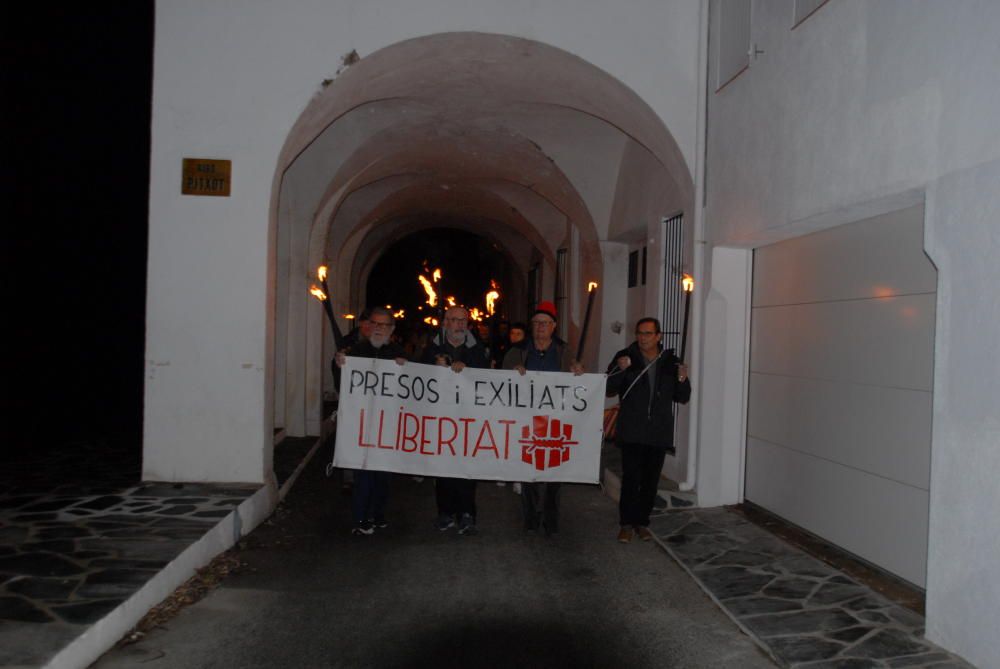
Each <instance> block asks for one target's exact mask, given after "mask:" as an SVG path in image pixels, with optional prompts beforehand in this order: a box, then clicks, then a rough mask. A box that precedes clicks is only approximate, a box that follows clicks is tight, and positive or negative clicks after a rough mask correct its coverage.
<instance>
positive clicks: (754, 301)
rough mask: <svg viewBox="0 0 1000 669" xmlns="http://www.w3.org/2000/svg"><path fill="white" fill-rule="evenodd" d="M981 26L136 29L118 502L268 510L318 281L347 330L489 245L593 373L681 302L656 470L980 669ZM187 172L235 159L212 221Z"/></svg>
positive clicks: (604, 21) (986, 129)
mask: <svg viewBox="0 0 1000 669" xmlns="http://www.w3.org/2000/svg"><path fill="white" fill-rule="evenodd" d="M997 27H1000V5H997V4H996V3H992V2H985V1H984V2H972V1H971V0H962V1H960V2H956V3H937V2H930V1H927V2H912V1H905V0H898V1H890V0H884V1H880V2H873V1H870V0H869V1H867V2H864V1H861V0H854V1H850V0H829V2H826V3H825V4H824V3H820V2H815V1H814V2H805V1H804V0H770V1H768V2H763V1H760V2H751V1H750V0H722V1H721V2H718V3H716V2H687V1H682V0H676V1H674V2H663V1H654V0H630V1H629V2H626V3H624V4H622V3H619V4H609V3H602V2H591V1H589V0H588V1H586V2H580V1H570V0H549V1H546V2H519V1H518V2H502V3H497V2H481V1H479V0H467V1H465V2H455V1H453V0H433V1H429V2H423V3H408V2H401V1H399V0H382V1H375V2H365V3H361V2H354V1H352V0H334V1H329V2H322V1H310V0H296V1H295V2H292V3H284V4H282V5H280V6H279V5H273V3H265V2H257V1H254V2H245V3H240V4H239V5H231V4H229V3H222V2H208V3H204V2H202V3H196V2H189V1H186V0H185V1H182V0H163V1H161V2H158V3H157V9H156V45H155V52H154V84H153V91H154V93H153V94H154V99H153V127H152V156H151V188H150V230H149V245H150V247H149V278H148V298H147V301H148V304H147V345H146V349H147V354H146V358H147V360H146V371H147V373H146V391H145V428H144V430H145V434H144V457H143V473H144V477H145V478H147V479H152V480H178V481H226V482H252V483H269V482H271V481H272V479H273V475H272V474H271V458H272V452H273V434H274V431H275V430H276V429H283V430H285V431H286V432H287V433H288V434H292V435H305V434H316V433H318V429H319V426H320V423H321V421H322V419H323V416H322V398H323V393H324V391H325V390H328V388H329V383H330V380H329V379H328V378H326V377H327V374H328V372H326V371H325V370H326V369H327V368H328V360H329V357H330V355H331V354H332V351H331V350H330V346H329V343H328V342H329V339H330V336H329V331H328V330H326V329H325V328H326V325H325V323H324V316H323V313H322V310H321V307H320V305H319V304H318V303H317V302H316V301H315V300H313V299H312V298H311V297H310V296H309V295H308V292H307V288H308V286H309V283H310V281H311V278H312V275H313V273H314V271H315V268H316V267H317V266H318V265H319V264H323V263H325V264H328V265H329V266H330V268H331V277H330V289H331V293H332V299H333V302H334V305H335V310H336V312H337V313H345V312H347V311H352V310H356V309H358V308H360V307H361V306H363V305H364V304H365V297H366V296H365V284H366V280H367V277H368V275H369V274H370V272H371V270H372V268H373V266H374V264H375V262H376V261H377V260H378V258H379V255H380V253H381V251H383V250H384V249H385V248H386V246H387V245H389V244H391V243H394V242H396V241H399V240H403V239H405V238H406V237H407V236H409V235H417V234H420V232H421V230H422V229H424V227H425V226H426V223H425V222H424V221H425V220H426V218H425V215H426V214H427V213H433V214H434V216H435V220H437V221H445V222H446V225H447V226H450V227H455V228H458V229H464V230H467V231H470V232H473V233H475V234H478V235H480V236H482V237H483V238H485V239H488V240H489V241H490V242H491V243H492V244H494V245H495V246H496V247H497V248H500V249H502V252H503V253H504V254H505V256H506V257H507V258H508V260H509V264H510V268H511V269H510V277H511V278H510V281H511V285H510V286H509V288H508V294H509V295H510V296H512V299H515V298H516V300H517V301H519V302H520V303H527V301H528V300H529V299H530V298H531V297H532V294H533V293H534V294H538V295H541V296H543V297H545V298H546V299H551V298H552V297H553V291H554V290H555V286H556V284H557V283H559V285H560V286H562V289H561V290H562V292H563V293H564V298H563V299H564V302H563V304H564V305H565V306H564V314H563V317H564V320H565V321H566V328H567V329H566V333H567V335H569V336H570V337H571V341H572V340H575V336H576V335H577V334H578V332H579V329H580V327H581V325H582V317H583V307H584V305H585V300H586V297H585V293H586V287H587V284H588V283H589V282H591V281H596V282H599V283H600V285H601V288H600V292H599V295H600V297H599V299H598V303H597V305H596V306H597V308H598V310H599V311H598V315H599V318H597V316H595V321H594V323H595V326H592V330H594V333H593V334H592V335H591V336H592V337H593V339H592V341H593V342H595V343H592V344H591V345H590V348H589V349H588V350H589V353H588V355H587V360H586V362H587V363H588V364H589V365H590V367H591V368H597V367H599V366H602V365H603V364H605V363H606V362H607V359H608V358H609V357H610V355H611V354H612V353H613V352H614V351H615V350H616V349H617V348H619V347H621V346H623V345H624V344H626V343H627V342H628V341H629V336H628V333H629V332H631V329H632V327H633V326H634V319H635V318H636V317H637V316H639V315H648V314H652V315H657V316H659V315H661V314H662V313H663V311H664V309H665V307H664V304H665V303H666V302H668V301H669V299H668V298H669V293H670V291H671V290H672V289H671V286H673V285H674V283H675V282H676V278H677V276H678V275H679V274H680V273H681V272H688V273H691V274H693V275H694V276H695V280H696V282H697V284H696V286H697V287H696V292H695V299H694V305H693V325H692V338H691V341H690V343H689V352H690V353H689V358H690V359H691V364H692V368H693V369H692V376H693V378H694V380H695V387H696V397H695V398H694V400H693V401H692V403H691V404H690V405H689V406H688V407H687V408H686V409H684V410H683V413H682V416H681V426H682V434H681V438H680V441H679V447H678V449H677V456H676V457H673V458H670V459H669V461H668V463H667V467H666V473H667V474H668V475H670V476H671V478H674V479H675V480H678V481H680V482H681V483H682V485H684V487H686V488H693V489H694V491H695V492H696V493H697V496H698V502H699V504H701V505H703V506H715V505H719V504H730V503H739V502H742V501H744V500H748V501H752V502H754V503H756V504H759V505H761V506H763V507H765V508H769V509H771V510H772V511H774V512H776V513H778V514H779V515H783V516H785V517H787V518H789V519H790V520H792V521H793V522H796V523H797V524H800V525H802V526H803V527H806V529H810V530H811V531H814V532H816V533H817V534H819V535H821V536H825V537H828V538H830V539H831V540H832V541H835V542H836V543H838V544H840V545H842V546H844V547H845V548H847V549H848V550H851V551H852V552H855V553H857V554H859V555H861V556H862V557H864V558H865V559H869V560H870V561H872V562H875V563H876V564H880V565H881V566H883V567H885V568H887V569H889V570H890V571H893V572H894V573H897V574H899V575H901V576H903V577H904V578H906V579H907V580H910V581H911V582H914V583H916V584H918V585H921V586H925V587H926V589H927V635H928V638H930V639H931V640H932V641H934V642H936V643H938V644H940V645H942V646H944V647H946V648H948V649H949V650H952V651H954V652H956V653H958V654H960V655H962V656H964V657H966V658H967V659H969V660H970V661H972V662H973V663H976V664H978V665H980V666H996V665H1000V651H998V650H997V647H996V644H995V643H994V642H993V639H992V638H991V632H992V625H991V622H990V621H991V620H993V619H995V616H997V615H998V614H1000V586H998V585H996V580H995V579H993V578H992V573H993V563H995V558H994V557H993V556H995V555H997V554H1000V539H998V537H1000V519H998V518H997V514H996V513H995V509H997V508H998V507H1000V495H998V493H997V486H996V484H995V480H996V479H997V477H998V475H1000V448H998V446H1000V418H998V416H997V414H998V412H997V411H996V407H997V406H1000V401H998V398H1000V365H998V363H997V362H996V358H995V356H992V355H991V353H992V350H991V349H992V348H993V343H994V342H995V341H998V340H1000V298H998V297H997V293H996V290H995V288H994V287H995V286H997V285H1000V269H998V268H1000V263H998V262H996V260H995V259H994V258H992V253H991V252H993V251H995V250H996V249H997V248H998V247H1000V244H998V241H1000V223H998V222H997V214H998V212H1000V195H998V194H997V193H1000V136H998V134H997V133H996V132H995V131H993V128H992V125H993V124H992V123H991V122H992V120H993V119H994V118H996V117H998V116H1000V97H998V93H997V92H998V91H1000V73H998V71H997V68H996V67H995V63H997V62H1000V46H998V43H997V40H995V39H994V37H993V36H994V35H995V33H996V28H997ZM185 158H212V159H223V160H230V161H231V162H232V187H231V192H230V195H229V196H228V197H199V196H191V195H182V194H181V165H182V162H183V159H185ZM677 215H680V216H681V217H682V218H683V222H684V225H683V228H682V232H681V235H680V238H679V248H680V255H679V256H678V258H677V259H668V258H667V256H666V249H667V246H668V244H667V242H668V240H667V237H668V232H667V228H666V227H665V224H664V220H665V219H671V218H675V217H676V216H677ZM633 253H634V254H636V255H634V256H632V257H633V258H642V259H643V262H642V264H643V266H644V268H643V269H644V271H643V272H642V274H643V276H644V278H645V282H643V281H641V280H635V281H630V278H631V277H630V276H629V274H630V273H629V271H628V265H629V256H630V255H631V254H633ZM560 259H562V260H560ZM560 273H561V274H560ZM529 276H533V277H536V278H537V279H538V281H537V283H536V284H534V285H529V282H528V277H529ZM630 283H634V284H635V285H634V286H631V287H630V285H629V284H630ZM616 322H618V323H622V324H624V327H622V328H617V327H612V326H613V325H614V324H615V323H616ZM598 323H599V327H596V325H597V324H598ZM342 325H343V326H346V323H344V322H342ZM887 533H888V534H887ZM887 537H888V538H887Z"/></svg>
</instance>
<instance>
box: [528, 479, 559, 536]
mask: <svg viewBox="0 0 1000 669" xmlns="http://www.w3.org/2000/svg"><path fill="white" fill-rule="evenodd" d="M559 486H560V484H559V483H522V484H521V509H522V510H523V511H524V527H525V529H528V530H537V529H538V527H539V525H542V526H544V527H545V531H546V532H550V533H551V532H558V531H559Z"/></svg>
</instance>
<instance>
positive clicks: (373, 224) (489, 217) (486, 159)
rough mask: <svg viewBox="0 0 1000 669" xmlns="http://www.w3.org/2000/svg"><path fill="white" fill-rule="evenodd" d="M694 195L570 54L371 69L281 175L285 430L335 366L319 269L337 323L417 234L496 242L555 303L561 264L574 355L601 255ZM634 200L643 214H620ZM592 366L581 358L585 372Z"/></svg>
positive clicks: (631, 117) (383, 61)
mask: <svg viewBox="0 0 1000 669" xmlns="http://www.w3.org/2000/svg"><path fill="white" fill-rule="evenodd" d="M692 190H693V189H692V186H691V177H690V172H689V171H688V169H687V167H686V166H685V164H684V161H683V159H682V157H681V153H680V151H679V149H678V147H677V145H676V143H675V142H674V140H673V138H672V137H671V135H670V133H669V132H668V131H667V130H666V128H665V127H664V126H663V124H662V122H661V121H660V119H659V118H658V117H657V116H656V114H655V113H654V112H653V111H652V110H651V109H650V108H649V107H648V106H647V105H646V104H645V103H644V102H643V101H642V100H641V99H640V98H639V97H638V96H636V95H635V93H633V92H632V91H631V90H630V89H628V88H627V87H626V86H624V85H623V84H621V82H619V81H618V80H616V79H615V78H613V77H611V76H610V75H608V74H607V73H605V72H603V71H601V70H600V69H598V68H596V67H594V66H593V65H590V64H589V63H587V62H585V61H583V60H581V59H580V58H578V57H576V56H574V55H572V54H570V53H567V52H565V51H561V50H559V49H556V48H553V47H551V46H548V45H545V44H540V43H538V42H533V41H530V40H525V39H521V38H515V37H509V36H503V35H492V34H483V33H444V34H438V35H430V36H427V37H422V38H418V39H413V40H408V41H405V42H401V43H398V44H395V45H392V46H389V47H386V48H384V49H381V50H379V51H377V52H375V53H373V54H370V55H368V56H365V57H364V58H362V59H361V60H360V61H359V62H358V63H356V64H355V65H353V66H351V67H350V68H348V69H347V70H346V71H344V72H343V73H342V74H341V75H340V76H338V77H337V79H336V80H334V81H333V82H332V83H331V84H330V85H329V86H328V87H327V88H326V89H325V90H324V91H322V92H321V93H320V94H318V95H317V96H316V98H315V99H314V100H313V101H312V103H310V105H309V106H308V108H307V109H306V110H305V111H304V112H303V113H302V115H301V117H300V118H299V120H298V122H297V123H296V124H295V126H294V127H293V129H292V131H291V132H290V133H289V136H288V139H287V141H286V144H285V147H284V149H283V150H282V154H281V158H280V162H279V165H278V169H277V171H276V174H275V180H274V189H273V193H272V211H271V222H272V225H273V230H274V234H273V235H272V239H273V240H274V251H275V253H274V259H275V264H274V266H275V268H276V271H275V275H274V287H275V323H274V325H275V330H274V337H273V339H272V340H273V342H274V348H273V365H272V370H273V378H274V420H275V425H277V426H280V427H284V428H286V430H287V431H288V433H289V434H292V435H298V434H306V433H315V432H316V431H317V430H318V427H319V424H320V420H321V415H320V410H321V399H322V390H323V386H322V378H323V376H322V372H321V370H323V369H324V367H325V366H326V360H327V358H328V356H329V355H330V354H331V351H330V350H329V345H327V346H326V351H325V353H324V341H325V340H324V334H323V330H324V323H323V315H322V311H321V308H320V306H319V305H318V304H317V303H315V301H314V300H312V298H310V297H309V296H308V293H307V288H308V285H309V282H310V279H311V276H312V274H313V272H314V270H315V267H316V266H317V265H319V264H321V263H325V264H328V265H329V266H330V267H331V277H330V288H331V292H332V299H333V302H334V308H335V311H336V312H337V313H344V312H346V311H350V310H355V309H358V308H360V307H362V306H363V301H364V299H365V295H364V286H365V281H366V280H367V275H368V273H369V272H370V271H371V268H372V267H373V266H374V263H375V261H376V260H377V258H378V257H379V254H380V252H381V251H382V250H383V249H384V248H385V246H386V245H387V244H388V243H391V242H392V241H393V240H396V239H399V238H401V237H403V236H405V235H408V234H415V233H416V234H419V230H420V229H421V225H426V224H425V223H421V221H428V220H432V219H434V220H447V221H448V222H449V223H448V225H450V226H452V227H455V228H456V229H462V230H467V231H470V232H474V233H475V234H478V235H481V236H483V237H486V238H488V239H490V240H491V241H493V242H494V243H495V244H497V245H499V246H500V247H501V248H502V249H503V250H504V253H505V254H506V255H507V256H508V257H509V258H510V259H511V262H512V266H513V267H515V268H516V271H518V272H520V273H521V275H522V277H523V276H526V275H527V272H528V270H529V269H530V268H531V267H532V266H534V265H536V264H537V265H538V266H540V267H541V275H542V295H543V297H545V298H547V299H551V298H552V297H553V293H552V291H553V288H554V285H555V276H554V275H555V271H556V256H557V253H558V252H559V251H560V250H565V251H566V253H567V257H568V259H569V262H568V267H567V271H566V274H565V276H564V277H562V281H563V285H565V286H566V287H567V291H566V293H567V294H566V296H565V302H564V313H563V314H561V318H562V319H563V320H564V321H565V322H566V323H567V325H568V328H567V334H568V335H569V338H570V340H571V341H575V338H576V336H577V334H578V331H579V328H580V326H581V325H582V323H581V321H582V317H583V313H582V311H583V304H584V302H585V300H586V297H585V291H586V285H587V283H588V282H590V281H598V282H602V281H603V280H604V277H605V270H606V268H605V265H604V253H603V252H602V247H601V244H602V242H604V241H606V240H609V239H615V238H617V237H621V238H622V239H624V238H626V237H628V236H635V235H636V234H638V235H639V236H640V237H642V236H643V235H645V234H646V231H645V229H646V226H647V225H648V220H649V218H650V216H654V215H655V216H658V215H662V214H663V213H665V212H666V211H669V210H671V209H673V210H677V209H682V208H685V207H687V206H689V201H690V198H691V193H692ZM637 192H641V193H643V194H644V195H643V197H642V198H641V200H640V201H639V203H638V204H636V203H634V202H626V201H625V199H626V198H630V197H631V196H632V195H633V194H634V193H637ZM518 283H519V284H521V285H523V280H520V281H519V282H518ZM600 298H601V299H599V300H598V304H597V305H596V306H597V312H596V314H597V315H596V316H595V317H596V318H598V319H599V318H600V312H601V306H602V304H601V302H602V301H603V300H604V299H606V297H605V293H604V292H602V293H600ZM345 325H346V324H345ZM325 336H326V337H327V338H328V337H329V335H325ZM592 336H594V337H599V336H600V330H599V329H598V330H597V333H596V334H594V335H592ZM597 351H598V346H597V345H596V344H591V345H589V347H588V350H587V353H586V355H585V362H588V363H590V365H591V367H594V366H595V365H596V362H597Z"/></svg>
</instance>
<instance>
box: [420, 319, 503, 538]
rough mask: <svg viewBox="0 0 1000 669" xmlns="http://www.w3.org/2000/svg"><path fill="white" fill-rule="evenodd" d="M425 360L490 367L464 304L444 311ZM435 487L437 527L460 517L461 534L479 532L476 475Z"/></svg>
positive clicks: (454, 367)
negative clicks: (442, 318) (440, 324)
mask: <svg viewBox="0 0 1000 669" xmlns="http://www.w3.org/2000/svg"><path fill="white" fill-rule="evenodd" d="M421 362H423V363H425V364H428V365H442V366H444V367H451V369H452V371H454V372H461V371H462V370H463V369H465V368H466V367H472V368H473V369H489V368H490V356H489V352H488V351H487V350H486V347H485V346H484V345H483V343H482V342H481V341H479V340H478V339H476V337H475V336H474V335H473V334H472V333H471V332H469V312H468V311H466V310H465V308H464V307H451V308H449V309H448V310H447V311H445V312H444V327H443V328H442V329H441V332H439V333H438V334H437V335H435V337H434V339H433V340H432V341H431V343H430V344H428V346H427V348H426V350H425V351H424V356H423V358H422V359H421ZM434 490H435V494H436V497H437V507H438V516H437V520H435V521H434V527H436V528H437V529H439V530H441V531H442V532H443V531H445V530H447V529H449V528H452V527H454V526H455V523H456V521H457V522H458V533H459V534H475V532H476V481H475V479H462V478H446V477H442V476H439V477H438V478H437V481H436V482H435V484H434Z"/></svg>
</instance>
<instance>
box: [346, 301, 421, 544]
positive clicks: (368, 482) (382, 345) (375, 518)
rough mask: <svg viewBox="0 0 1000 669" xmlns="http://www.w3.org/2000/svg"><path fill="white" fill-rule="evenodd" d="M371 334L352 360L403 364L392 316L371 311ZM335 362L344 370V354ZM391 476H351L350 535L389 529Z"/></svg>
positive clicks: (374, 473) (385, 311)
mask: <svg viewBox="0 0 1000 669" xmlns="http://www.w3.org/2000/svg"><path fill="white" fill-rule="evenodd" d="M369 320H370V323H371V331H370V334H369V335H368V338H367V339H360V340H359V341H358V342H357V343H356V344H355V345H354V346H352V347H351V350H350V351H349V353H350V355H351V356H352V357H357V358H378V359H379V360H395V361H396V362H397V363H398V364H400V365H403V364H405V363H406V353H405V352H404V351H403V347H401V346H400V345H399V344H396V343H394V342H393V341H392V331H393V329H395V327H396V322H395V320H394V319H393V317H392V312H391V311H389V310H388V309H385V308H383V307H373V308H372V309H371V315H370V319H369ZM334 361H335V362H336V364H337V366H338V367H343V366H344V362H345V361H346V357H345V355H344V352H343V351H337V354H336V356H334ZM391 480H392V474H390V473H389V472H379V471H372V470H367V469H364V470H358V471H357V472H355V474H354V490H353V493H352V499H351V507H352V509H351V511H352V513H353V517H354V527H353V528H352V529H351V533H352V534H360V535H370V534H373V533H374V532H375V528H384V527H388V526H389V524H388V522H387V521H386V519H385V504H386V501H388V499H389V483H390V481H391Z"/></svg>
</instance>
